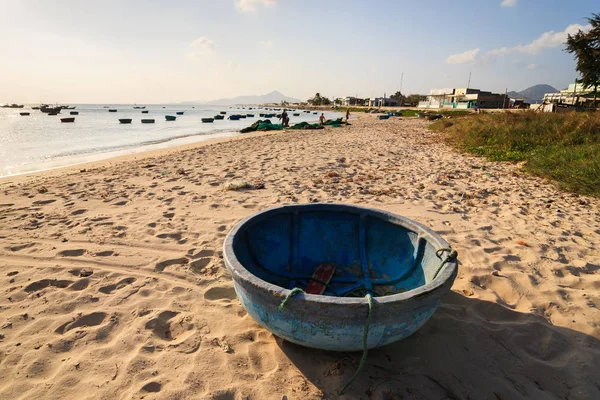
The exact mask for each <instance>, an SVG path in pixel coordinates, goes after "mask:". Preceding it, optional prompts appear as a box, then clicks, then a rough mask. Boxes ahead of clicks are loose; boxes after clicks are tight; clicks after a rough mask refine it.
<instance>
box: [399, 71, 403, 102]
mask: <svg viewBox="0 0 600 400" xmlns="http://www.w3.org/2000/svg"><path fill="white" fill-rule="evenodd" d="M403 80H404V72H402V73H401V74H400V105H401V106H402V105H403V104H402V103H403V101H402V81H403Z"/></svg>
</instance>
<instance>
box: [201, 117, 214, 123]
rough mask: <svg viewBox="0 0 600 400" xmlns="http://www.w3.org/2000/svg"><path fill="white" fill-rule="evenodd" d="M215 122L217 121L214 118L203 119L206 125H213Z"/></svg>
mask: <svg viewBox="0 0 600 400" xmlns="http://www.w3.org/2000/svg"><path fill="white" fill-rule="evenodd" d="M214 120H215V119H214V118H202V122H203V123H205V124H206V123H211V122H213V121H214Z"/></svg>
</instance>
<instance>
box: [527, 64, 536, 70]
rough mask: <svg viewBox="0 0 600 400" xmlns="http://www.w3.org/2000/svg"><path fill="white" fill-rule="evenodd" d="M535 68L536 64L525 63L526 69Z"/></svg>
mask: <svg viewBox="0 0 600 400" xmlns="http://www.w3.org/2000/svg"><path fill="white" fill-rule="evenodd" d="M536 68H537V64H529V65H527V69H531V70H534V69H536Z"/></svg>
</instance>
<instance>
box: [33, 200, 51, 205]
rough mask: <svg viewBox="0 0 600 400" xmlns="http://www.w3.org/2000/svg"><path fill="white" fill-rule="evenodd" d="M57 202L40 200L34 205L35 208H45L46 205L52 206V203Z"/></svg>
mask: <svg viewBox="0 0 600 400" xmlns="http://www.w3.org/2000/svg"><path fill="white" fill-rule="evenodd" d="M55 201H56V200H38V201H34V202H33V205H34V206H44V205H46V204H50V203H54V202H55Z"/></svg>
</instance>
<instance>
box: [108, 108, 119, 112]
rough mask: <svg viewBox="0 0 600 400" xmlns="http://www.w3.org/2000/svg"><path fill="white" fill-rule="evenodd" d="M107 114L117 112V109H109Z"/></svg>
mask: <svg viewBox="0 0 600 400" xmlns="http://www.w3.org/2000/svg"><path fill="white" fill-rule="evenodd" d="M108 112H117V109H116V108H109V109H108Z"/></svg>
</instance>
